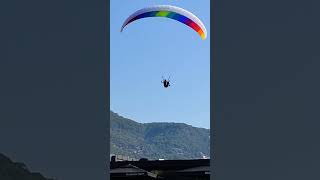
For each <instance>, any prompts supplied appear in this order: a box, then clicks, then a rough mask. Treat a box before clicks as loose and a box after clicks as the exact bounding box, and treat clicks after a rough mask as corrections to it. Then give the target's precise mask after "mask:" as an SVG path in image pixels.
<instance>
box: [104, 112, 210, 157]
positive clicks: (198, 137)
mask: <svg viewBox="0 0 320 180" xmlns="http://www.w3.org/2000/svg"><path fill="white" fill-rule="evenodd" d="M110 127H111V132H110V137H111V138H110V145H111V147H110V148H111V149H110V151H111V154H120V155H124V156H129V157H130V158H135V159H141V158H147V159H150V160H158V159H165V160H170V159H207V158H210V130H209V129H204V128H197V127H192V126H190V125H187V124H184V123H138V122H135V121H133V120H131V119H128V118H125V117H122V116H120V115H118V114H116V113H114V112H112V111H111V112H110Z"/></svg>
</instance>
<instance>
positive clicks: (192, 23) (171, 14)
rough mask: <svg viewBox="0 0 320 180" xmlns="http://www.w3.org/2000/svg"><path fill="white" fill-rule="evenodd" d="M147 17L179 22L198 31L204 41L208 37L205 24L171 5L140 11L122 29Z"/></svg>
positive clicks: (185, 11) (130, 17)
mask: <svg viewBox="0 0 320 180" xmlns="http://www.w3.org/2000/svg"><path fill="white" fill-rule="evenodd" d="M147 17H166V18H170V19H174V20H176V21H179V22H181V23H183V24H185V25H187V26H189V27H191V28H192V29H193V30H194V31H196V32H197V33H198V34H199V35H200V36H201V38H202V39H203V40H204V39H206V37H207V30H206V28H205V26H204V24H203V23H202V22H201V21H200V19H199V18H197V17H196V16H195V15H193V14H192V13H191V12H189V11H187V10H185V9H182V8H179V7H176V6H171V5H157V6H151V7H147V8H143V9H140V10H138V11H136V12H135V13H133V14H132V15H131V16H129V17H128V18H127V19H126V21H125V22H124V23H123V25H122V27H121V32H122V31H123V29H124V28H125V27H126V26H127V25H128V24H130V23H131V22H133V21H136V20H138V19H142V18H147Z"/></svg>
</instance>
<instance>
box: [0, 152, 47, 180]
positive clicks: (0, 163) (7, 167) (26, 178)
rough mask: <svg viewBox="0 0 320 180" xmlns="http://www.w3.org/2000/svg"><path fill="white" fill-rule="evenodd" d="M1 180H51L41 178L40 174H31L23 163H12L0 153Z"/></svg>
mask: <svg viewBox="0 0 320 180" xmlns="http://www.w3.org/2000/svg"><path fill="white" fill-rule="evenodd" d="M0 179H1V180H52V179H47V178H45V177H43V176H42V175H41V174H40V173H31V172H30V171H29V170H28V169H27V168H26V166H25V165H24V164H23V163H17V162H12V161H11V160H10V159H9V158H7V157H6V156H4V155H3V154H1V153H0Z"/></svg>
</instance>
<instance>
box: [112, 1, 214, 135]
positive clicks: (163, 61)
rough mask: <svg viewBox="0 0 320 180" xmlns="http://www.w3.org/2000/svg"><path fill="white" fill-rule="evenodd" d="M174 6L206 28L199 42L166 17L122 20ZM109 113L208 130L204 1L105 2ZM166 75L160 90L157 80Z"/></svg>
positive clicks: (207, 42)
mask: <svg viewBox="0 0 320 180" xmlns="http://www.w3.org/2000/svg"><path fill="white" fill-rule="evenodd" d="M159 4H162V5H174V6H178V7H181V8H184V9H186V10H188V11H190V12H192V13H193V14H195V15H196V16H197V17H198V18H200V20H201V21H202V22H203V23H204V25H205V26H206V29H207V31H208V36H207V39H206V40H202V39H201V38H200V36H199V35H198V34H197V33H196V32H195V31H193V30H192V29H191V28H189V27H188V26H186V25H184V24H182V23H180V22H177V21H175V20H172V19H168V18H145V19H141V20H138V21H135V22H133V23H132V24H129V25H128V26H127V27H126V28H125V29H124V31H123V32H122V33H120V28H121V26H122V24H123V22H124V21H125V19H126V18H127V17H128V16H129V15H130V14H131V13H133V12H135V11H136V10H138V9H141V8H144V7H147V6H150V5H159ZM110 21H111V32H110V33H111V34H110V36H111V42H110V45H111V49H110V51H111V59H110V63H111V64H110V65H111V66H110V69H111V77H110V78H111V79H110V83H111V84H110V88H111V89H110V91H111V92H110V93H111V94H110V98H111V104H110V106H111V110H112V111H114V112H116V113H118V114H120V115H122V116H124V117H127V118H130V119H133V120H135V121H138V122H142V123H147V122H179V123H186V124H190V125H193V126H196V127H204V128H208V129H209V128H210V24H209V23H210V1H209V0H200V1H195V0H169V1H167V0H111V20H110ZM162 75H163V76H164V77H168V76H169V75H170V76H171V81H172V86H171V87H170V88H167V89H165V88H163V86H162V84H161V77H162Z"/></svg>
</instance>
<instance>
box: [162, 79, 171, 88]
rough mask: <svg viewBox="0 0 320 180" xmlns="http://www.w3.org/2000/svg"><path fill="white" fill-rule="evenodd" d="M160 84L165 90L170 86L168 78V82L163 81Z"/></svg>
mask: <svg viewBox="0 0 320 180" xmlns="http://www.w3.org/2000/svg"><path fill="white" fill-rule="evenodd" d="M162 79H163V77H162ZM161 83H163V86H164V87H165V88H168V87H169V86H170V78H169V79H168V80H166V79H163V80H162V81H161Z"/></svg>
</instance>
